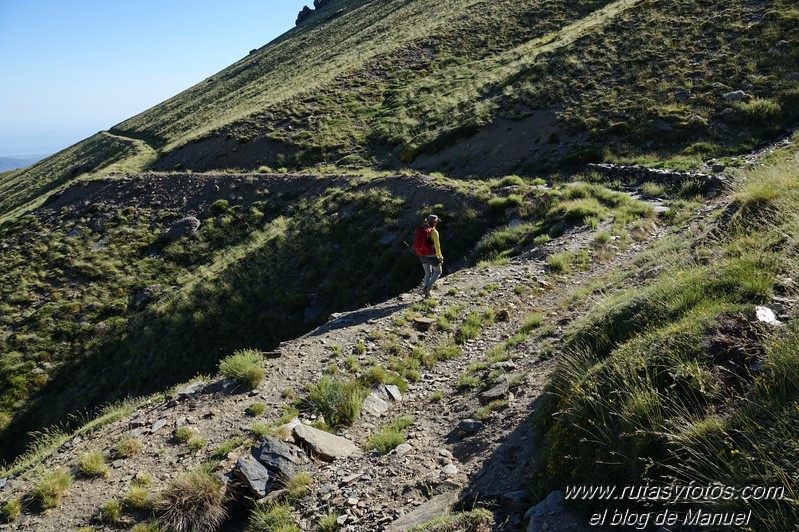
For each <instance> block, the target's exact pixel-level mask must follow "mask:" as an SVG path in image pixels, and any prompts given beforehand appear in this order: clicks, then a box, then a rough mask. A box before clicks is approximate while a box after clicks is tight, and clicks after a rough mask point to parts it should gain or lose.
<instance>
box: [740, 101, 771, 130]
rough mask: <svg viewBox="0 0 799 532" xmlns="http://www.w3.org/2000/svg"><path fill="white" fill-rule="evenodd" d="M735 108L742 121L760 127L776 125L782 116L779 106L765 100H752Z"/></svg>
mask: <svg viewBox="0 0 799 532" xmlns="http://www.w3.org/2000/svg"><path fill="white" fill-rule="evenodd" d="M735 107H736V109H737V110H738V111H739V113H740V114H741V118H743V120H745V121H747V122H750V123H753V124H757V125H761V126H772V125H776V124H778V123H779V120H780V116H781V114H782V108H781V107H780V104H779V103H778V102H775V101H774V100H769V99H766V98H754V99H752V100H750V101H748V102H743V103H739V104H736V106H735Z"/></svg>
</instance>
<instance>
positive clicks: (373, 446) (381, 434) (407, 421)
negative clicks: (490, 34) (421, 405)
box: [364, 415, 414, 454]
mask: <svg viewBox="0 0 799 532" xmlns="http://www.w3.org/2000/svg"><path fill="white" fill-rule="evenodd" d="M413 421H414V418H413V416H407V415H406V416H400V417H398V418H396V419H395V420H393V421H392V422H390V423H388V424H386V425H384V426H383V427H381V428H380V429H379V430H378V431H377V432H375V433H374V434H372V435H371V436H369V438H368V439H367V440H366V445H365V446H364V448H365V449H367V450H374V451H377V452H379V453H380V454H387V453H388V452H389V451H391V450H393V449H395V448H396V447H397V446H399V445H402V444H403V443H405V442H406V440H407V438H406V436H405V429H406V428H408V427H409V426H411V425H412V424H413Z"/></svg>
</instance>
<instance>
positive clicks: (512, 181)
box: [499, 175, 524, 187]
mask: <svg viewBox="0 0 799 532" xmlns="http://www.w3.org/2000/svg"><path fill="white" fill-rule="evenodd" d="M499 186H501V187H511V186H516V187H523V186H524V179H522V178H521V177H519V176H517V175H508V176H505V177H503V178H502V179H501V180H500V182H499Z"/></svg>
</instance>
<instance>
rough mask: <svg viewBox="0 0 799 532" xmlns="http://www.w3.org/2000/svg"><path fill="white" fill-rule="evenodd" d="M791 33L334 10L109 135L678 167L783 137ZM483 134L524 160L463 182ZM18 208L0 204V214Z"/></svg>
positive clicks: (174, 151)
mask: <svg viewBox="0 0 799 532" xmlns="http://www.w3.org/2000/svg"><path fill="white" fill-rule="evenodd" d="M631 7H634V9H630V8H631ZM797 17H799V13H797V10H796V7H795V6H794V5H793V4H792V3H791V2H787V1H785V0H778V1H774V2H754V3H753V2H744V1H743V0H735V1H733V2H729V3H727V4H725V6H724V8H723V9H722V8H718V6H716V4H715V3H713V2H705V1H700V0H680V1H678V2H662V1H653V0H649V1H640V2H631V1H628V0H618V1H614V2H610V1H600V0H594V1H575V0H561V1H557V2H534V1H526V2H516V1H510V0H501V1H497V2H477V1H467V0H456V1H449V2H444V1H443V0H440V1H434V2H425V3H421V2H406V1H400V0H394V1H390V2H379V3H378V2H366V1H363V0H360V1H358V0H336V1H335V2H332V3H330V4H327V5H325V6H324V7H323V8H321V9H320V10H318V12H317V13H315V14H313V15H312V16H311V17H310V18H309V19H308V21H306V22H304V23H303V24H301V25H300V26H298V27H297V28H295V29H293V30H291V31H289V32H288V33H287V34H285V35H284V36H282V37H281V38H279V39H277V40H275V41H274V42H272V43H270V44H268V45H266V46H265V47H263V48H261V49H259V50H257V51H255V52H254V53H252V54H250V55H249V56H247V57H246V58H243V59H242V60H241V61H239V62H238V63H236V64H234V65H232V66H231V67H230V68H228V69H226V70H224V71H222V72H220V73H219V74H217V75H215V76H212V77H211V78H209V79H208V80H206V81H205V82H203V83H200V84H198V85H196V86H195V87H192V88H190V89H188V90H187V91H185V92H184V93H181V94H180V95H177V96H176V97H174V98H172V99H170V100H168V101H166V102H164V103H163V104H160V105H158V106H156V107H154V108H153V109H151V110H149V111H146V112H144V113H142V114H140V115H138V116H136V117H133V118H131V119H130V120H127V121H125V122H123V123H121V124H119V125H117V126H116V127H115V128H113V132H114V133H115V134H117V135H120V136H123V137H128V138H132V139H138V140H140V141H144V142H146V143H147V144H148V145H149V146H150V148H151V149H153V150H156V151H157V153H158V158H157V159H156V160H149V159H147V160H138V161H132V162H131V164H130V165H127V166H128V168H129V169H130V170H136V169H147V168H153V169H160V170H172V169H174V168H190V169H192V170H211V169H224V168H247V169H257V168H258V167H259V166H269V167H272V168H279V167H287V168H298V169H299V168H307V167H312V166H314V165H317V164H320V163H334V162H338V163H340V164H347V165H357V166H373V165H388V166H390V167H397V166H401V165H416V166H418V167H420V168H424V169H426V170H428V171H431V170H446V171H448V172H451V173H456V174H469V173H472V172H473V170H471V168H472V166H473V165H474V164H475V163H478V170H477V172H479V173H483V174H485V173H490V174H492V175H501V174H503V173H524V174H533V175H535V174H541V173H546V172H550V171H553V170H557V168H558V165H560V164H563V163H575V162H576V163H579V162H585V161H589V160H590V161H598V160H602V159H605V160H611V161H612V160H631V159H635V158H638V159H641V158H644V159H645V158H646V157H648V156H650V155H654V154H660V156H661V157H666V158H672V159H673V160H675V161H676V162H678V163H679V164H681V165H689V166H690V165H694V166H695V165H700V164H701V161H702V159H703V158H705V159H706V158H709V157H714V156H716V157H718V156H729V155H734V154H735V152H736V151H740V150H748V149H751V148H752V146H754V145H756V144H757V143H759V142H761V141H763V140H766V139H768V138H770V137H772V136H773V135H775V134H776V133H777V132H779V131H780V130H781V129H782V128H784V127H785V126H788V125H791V124H795V122H796V120H797V115H796V109H797V97H798V96H797V95H798V94H799V88H798V87H799V80H798V79H797V77H799V75H798V74H797V72H796V70H797V67H796V65H797V64H799V58H797V55H796V54H797V52H796V50H797V49H799V46H797V45H799V43H797V42H796V36H795V32H792V31H790V30H791V28H793V27H794V26H795V22H796V20H797ZM697 21H700V22H699V23H697ZM736 91H743V92H742V93H738V92H736ZM731 94H734V95H731ZM541 113H544V115H543V116H545V117H546V118H545V119H544V120H537V119H535V117H540V116H542V114H541ZM530 119H533V120H534V123H533V124H532V125H531V124H530V123H529V120H530ZM497 124H500V125H501V126H502V128H503V129H504V130H506V133H507V134H506V135H505V138H502V140H505V139H506V138H514V137H518V136H521V135H523V134H530V135H531V136H532V138H530V139H529V141H528V142H529V143H530V144H527V146H529V149H525V148H524V147H523V146H520V147H519V148H518V149H516V150H515V151H520V152H521V153H519V154H518V155H516V156H513V154H508V153H501V154H497V155H495V156H494V158H493V159H494V160H492V161H491V164H486V165H485V167H484V168H482V169H481V168H480V167H479V162H480V159H481V158H484V157H485V156H486V155H488V154H490V153H491V152H492V150H491V148H492V147H493V145H494V144H495V143H496V142H497V140H498V137H497V135H495V134H491V128H492V127H493V128H496V127H497ZM481 131H487V133H488V134H485V135H483V136H481V135H480V132H481ZM475 133H477V135H475ZM473 135H475V136H474V137H472V136H473ZM500 138H501V137H500ZM101 141H102V142H106V140H105V139H101V138H97V139H95V140H94V141H90V145H91V146H95V145H97V146H96V147H94V148H92V149H91V150H86V149H84V150H82V151H83V153H79V154H67V153H65V154H64V155H63V156H61V157H60V158H61V160H62V163H63V164H62V165H61V166H62V167H65V166H68V167H70V168H69V170H67V169H66V168H62V169H58V168H52V166H53V165H52V164H51V165H50V167H46V166H44V165H42V166H39V167H34V169H32V170H31V171H29V172H28V173H27V174H26V177H25V181H26V183H28V185H26V186H30V187H32V186H35V184H36V183H42V185H43V187H44V188H41V189H40V190H52V189H53V187H54V186H57V184H58V183H63V182H65V181H66V180H68V179H71V178H73V177H75V175H76V174H70V172H77V174H80V173H83V172H93V171H97V170H100V169H101V168H103V167H104V166H106V165H107V164H108V161H104V160H103V159H102V158H96V157H95V156H94V155H92V152H94V151H97V152H99V151H102V150H103V149H106V148H103V147H101V146H100V145H99V144H98V143H99V142H101ZM447 148H450V151H446V150H447ZM478 154H479V155H478ZM66 158H68V159H69V161H67V159H66ZM650 159H651V157H650ZM76 167H77V168H79V170H77V171H76V170H75V168H76ZM35 195H36V194H28V195H23V196H18V197H16V198H6V197H5V196H4V197H3V202H2V205H0V212H7V211H8V209H10V208H11V207H12V206H17V207H19V206H21V205H22V204H24V202H26V201H29V200H30V199H32V197H33V196H35Z"/></svg>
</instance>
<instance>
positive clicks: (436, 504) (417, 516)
mask: <svg viewBox="0 0 799 532" xmlns="http://www.w3.org/2000/svg"><path fill="white" fill-rule="evenodd" d="M457 500H458V494H457V493H455V492H448V493H444V494H441V495H437V496H435V497H433V498H432V499H430V500H429V501H427V502H426V503H424V504H422V505H421V506H419V507H418V508H416V509H415V510H414V511H412V512H410V513H409V514H406V515H403V516H402V517H400V518H399V519H397V520H396V521H394V522H393V523H391V524H390V525H389V526H388V528H386V532H402V531H404V530H408V529H410V528H413V527H414V526H416V525H419V524H422V523H427V522H428V521H432V520H433V519H436V518H437V517H441V516H442V515H447V514H448V513H449V510H450V507H452V505H453V504H455V502H457Z"/></svg>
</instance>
